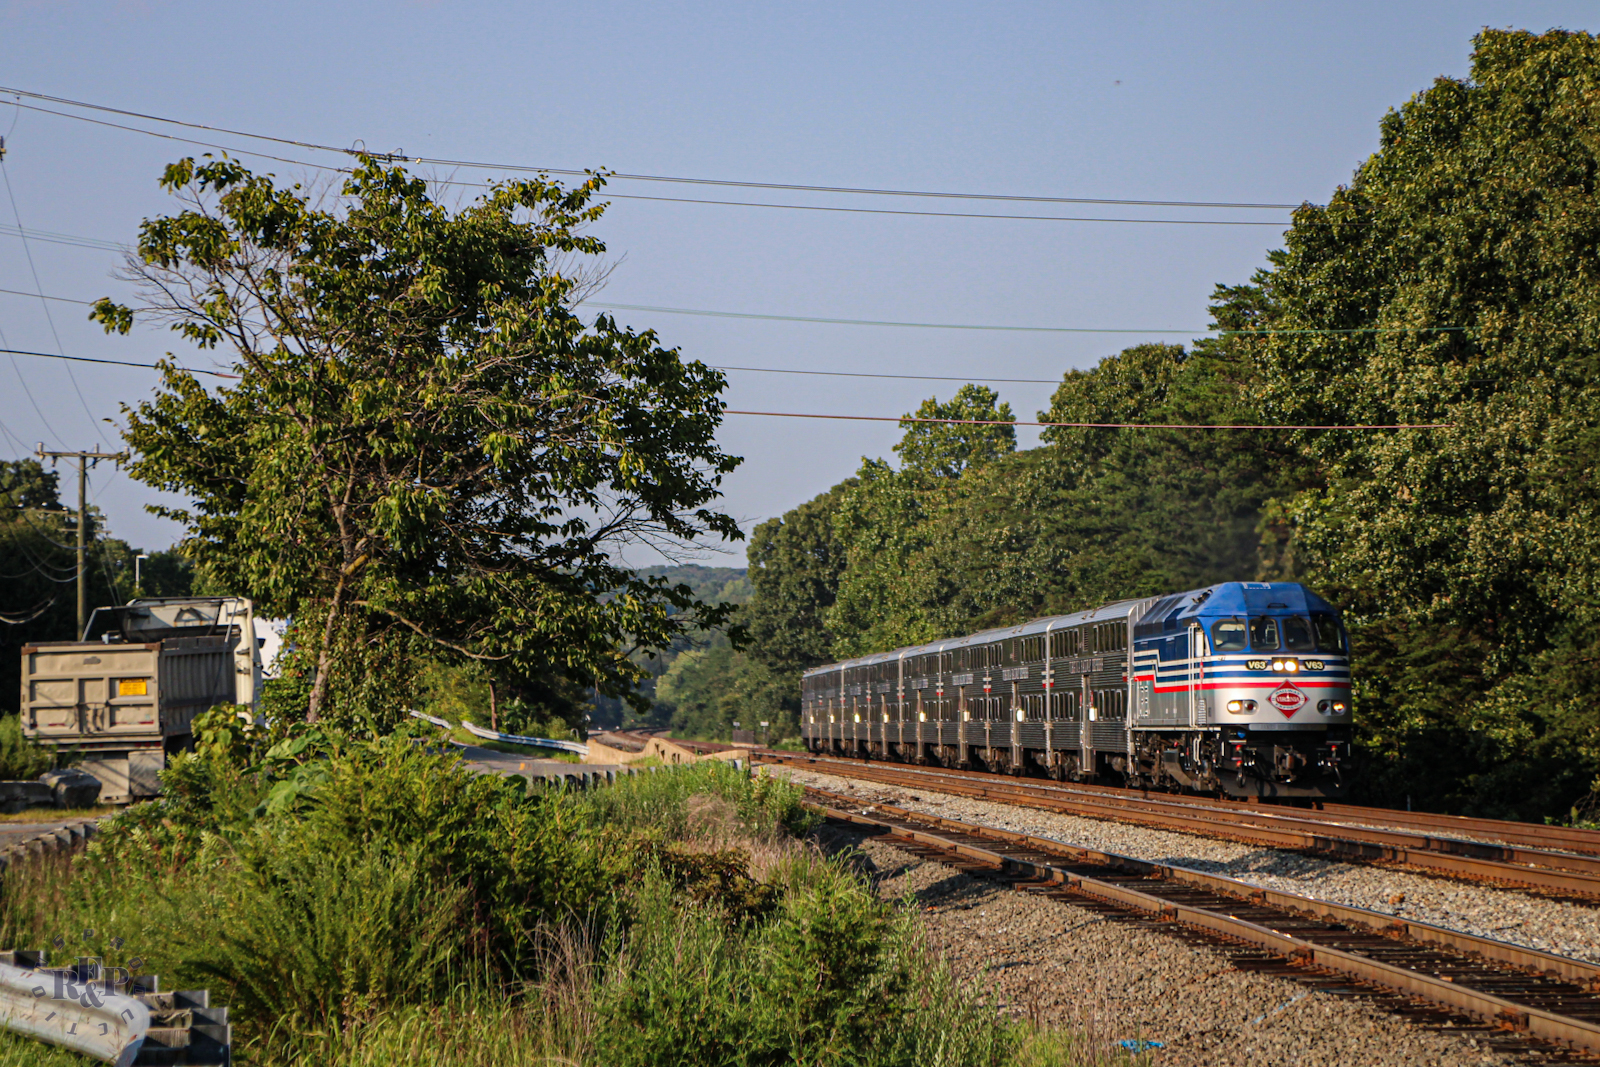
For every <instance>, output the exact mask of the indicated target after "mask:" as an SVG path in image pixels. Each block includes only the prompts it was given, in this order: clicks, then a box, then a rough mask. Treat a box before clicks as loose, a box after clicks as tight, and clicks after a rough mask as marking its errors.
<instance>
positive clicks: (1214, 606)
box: [802, 582, 1334, 677]
mask: <svg viewBox="0 0 1600 1067" xmlns="http://www.w3.org/2000/svg"><path fill="white" fill-rule="evenodd" d="M1273 611H1284V612H1291V613H1304V612H1311V611H1326V612H1330V613H1332V612H1334V608H1333V606H1332V605H1331V604H1329V603H1328V602H1327V601H1326V600H1323V599H1322V598H1321V597H1320V596H1318V595H1317V594H1315V593H1313V592H1312V591H1311V590H1309V589H1307V588H1306V587H1305V586H1303V585H1301V584H1300V583H1299V582H1219V583H1218V584H1216V585H1211V586H1207V587H1206V588H1204V589H1190V590H1188V591H1186V592H1182V593H1169V594H1167V595H1166V596H1162V597H1142V598H1139V599H1136V600H1116V601H1112V602H1111V603H1109V604H1102V605H1101V606H1099V607H1097V608H1090V609H1089V610H1087V611H1078V612H1074V613H1072V614H1071V615H1047V616H1044V617H1042V618H1038V619H1030V620H1028V621H1027V622H1025V623H1022V624H1020V625H1017V626H1001V627H996V628H994V629H991V630H980V631H978V632H977V633H975V634H967V635H965V636H963V637H949V638H944V639H943V640H939V641H929V642H928V643H927V644H922V645H908V646H906V647H905V648H896V649H893V650H891V651H889V652H874V653H871V654H869V655H866V656H857V657H855V658H854V659H847V660H840V661H839V662H837V663H828V664H824V665H822V666H820V667H813V668H811V669H810V670H809V671H805V672H804V673H803V674H802V677H804V676H806V675H811V674H823V673H831V672H833V671H837V670H841V669H843V668H846V667H869V666H871V665H873V664H875V663H883V662H886V661H894V660H897V659H900V658H901V657H902V656H921V655H926V654H928V653H930V652H948V651H950V650H951V649H957V648H964V647H966V646H968V645H987V644H992V643H994V642H996V641H1001V640H1004V639H1006V638H1008V637H1030V636H1033V635H1034V634H1042V633H1045V632H1046V631H1051V630H1059V629H1063V628H1065V627H1068V626H1080V625H1082V624H1084V623H1088V622H1102V621H1104V620H1106V619H1112V618H1126V617H1128V616H1130V615H1132V616H1134V621H1135V622H1143V623H1152V622H1164V623H1168V624H1172V623H1177V622H1178V621H1179V620H1187V619H1190V618H1198V617H1200V616H1205V617H1207V618H1210V617H1212V616H1217V615H1246V614H1251V615H1259V614H1263V613H1266V612H1273Z"/></svg>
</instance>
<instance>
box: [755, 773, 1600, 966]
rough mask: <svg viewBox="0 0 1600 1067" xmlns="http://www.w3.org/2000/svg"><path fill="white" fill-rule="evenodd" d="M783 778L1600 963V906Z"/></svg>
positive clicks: (1064, 818)
mask: <svg viewBox="0 0 1600 1067" xmlns="http://www.w3.org/2000/svg"><path fill="white" fill-rule="evenodd" d="M779 773H787V774H789V775H790V776H791V777H792V778H793V780H794V781H796V782H799V783H803V784H806V785H814V786H816V787H818V788H820V789H829V790H832V791H834V792H836V793H844V794H846V795H849V796H855V797H860V798H861V799H862V800H864V801H867V802H872V803H885V804H894V805H897V806H899V807H902V808H906V809H909V810H912V811H921V812H925V813H928V814H933V815H940V816H943V817H945V818H950V819H960V820H964V821H967V822H976V823H982V824H984V825H988V826H994V827H998V828H1001V829H1005V830H1012V831H1017V832H1021V833H1029V834H1033V835H1035V836H1037V837H1045V838H1051V839H1053V840H1056V841H1063V842H1066V843H1069V844H1074V845H1081V846H1084V847H1086V848H1095V849H1100V850H1102V851H1105V852H1115V853H1119V854H1121V855H1124V856H1132V857H1135V858H1138V859H1143V860H1149V861H1151V862H1155V863H1165V864H1171V865H1173V866H1181V867H1190V868H1193V869H1195V870H1201V871H1208V872H1212V873H1216V874H1225V875H1228V876H1229V877H1232V878H1237V879H1239V880H1240V881H1244V882H1249V883H1252V884H1254V885H1260V886H1266V887H1269V888H1272V889H1281V890H1286V891H1288V892H1292V893H1301V894H1304V895H1306V896H1312V897H1318V898H1320V899H1323V900H1331V901H1336V902H1338V903H1341V904H1350V905H1354V906H1356V907H1361V908H1368V909H1370V910H1372V911H1377V912H1383V913H1385V914H1388V915H1395V916H1400V917H1403V918H1406V919H1411V920H1414V921H1417V922H1425V923H1431V924H1433V925H1435V926H1442V927H1445V928H1447V929H1452V930H1460V931H1463V932H1465V933H1471V934H1477V935H1478V936H1480V937H1490V938H1494V939H1495V940H1498V941H1507V942H1510V943H1512V944H1517V945H1525V946H1528V947H1530V948H1537V949H1542V950H1544V951H1546V952H1553V953H1556V954H1558V955H1562V956H1570V957H1572V958H1575V959H1583V960H1591V961H1594V962H1600V906H1596V905H1589V904H1580V903H1572V902H1569V901H1557V900H1550V899H1547V898H1544V897H1539V896H1534V895H1530V894H1528V893H1523V892H1520V891H1518V890H1515V889H1510V888H1502V887H1499V886H1491V885H1484V884H1477V883H1466V882H1457V881H1452V880H1450V879H1446V878H1434V877H1430V876H1428V875H1425V874H1417V873H1414V872H1412V871H1401V870H1394V869H1391V868H1387V867H1377V866H1372V865H1367V864H1352V863H1341V862H1339V861H1337V860H1326V859H1319V858H1317V857H1313V856H1305V855H1301V854H1299V853H1295V852H1285V851H1281V850H1278V849H1270V848H1260V847H1254V846H1250V845H1241V844H1237V843H1235V842H1231V841H1218V840H1215V839H1212V838H1206V837H1200V836H1197V835H1193V834H1180V833H1174V832H1171V831H1167V830H1153V829H1149V828H1146V827H1142V826H1129V825H1127V824H1124V823H1116V822H1108V821H1102V820H1099V819H1086V818H1082V817H1080V816H1075V815H1062V814H1057V813H1055V812H1047V811H1037V810H1034V809H1030V808H1019V807H1015V806H1012V805H1009V804H998V803H995V802H993V801H987V800H975V799H970V798H967V797H957V796H951V795H950V794H947V793H938V792H934V791H930V790H925V789H922V788H920V787H918V788H916V789H906V788H903V787H898V786H886V785H880V784H876V783H867V782H859V781H855V780H852V779H848V778H842V777H839V776H837V775H832V774H820V773H818V772H815V771H809V770H799V769H795V768H790V769H788V770H786V771H784V772H779Z"/></svg>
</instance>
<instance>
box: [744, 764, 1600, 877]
mask: <svg viewBox="0 0 1600 1067" xmlns="http://www.w3.org/2000/svg"><path fill="white" fill-rule="evenodd" d="M759 751H760V753H761V754H762V755H771V756H773V757H776V758H785V757H786V758H794V757H796V756H797V755H798V754H797V753H794V752H782V751H777V750H773V749H762V750H759ZM805 758H808V759H812V760H816V761H820V762H831V763H838V764H842V765H847V766H850V765H854V766H859V765H861V764H863V763H866V762H868V761H866V760H862V759H860V758H856V757H850V756H839V755H827V756H823V755H817V754H814V753H808V754H806V756H805ZM886 765H889V766H895V767H901V768H904V769H905V770H908V771H922V772H925V773H930V774H939V775H948V776H952V777H963V778H970V779H973V780H978V781H983V780H988V781H993V780H996V779H999V780H1002V781H1014V780H1015V778H1014V777H1012V776H1010V775H1002V774H999V773H996V772H991V771H968V770H958V769H956V768H953V767H924V766H919V765H917V764H910V763H894V762H892V761H888V762H886ZM1026 781H1027V782H1029V783H1030V784H1032V785H1036V786H1038V787H1040V788H1057V789H1067V790H1071V791H1076V792H1080V793H1097V794H1101V795H1105V796H1112V797H1119V796H1129V795H1136V796H1150V795H1151V794H1150V792H1149V791H1148V790H1142V789H1128V788H1125V787H1121V786H1108V785H1092V784H1089V783H1086V782H1073V783H1070V784H1068V783H1058V782H1054V781H1050V780H1046V779H1038V778H1028V779H1026ZM1157 796H1159V798H1160V799H1161V800H1163V801H1165V802H1167V803H1173V804H1187V805H1190V806H1192V807H1197V808H1211V809H1217V810H1222V811H1241V810H1253V811H1256V812H1260V813H1265V812H1272V811H1283V812H1286V813H1290V814H1292V815H1293V816H1294V817H1295V818H1298V819H1303V820H1306V821H1309V822H1320V823H1328V824H1332V825H1338V826H1344V825H1348V824H1351V823H1355V824H1358V825H1366V826H1376V827H1389V828H1394V829H1404V830H1418V831H1423V832H1433V833H1436V834H1438V835H1439V836H1440V838H1441V839H1444V840H1457V841H1465V838H1463V837H1461V836H1459V835H1479V836H1482V837H1487V838H1490V839H1492V840H1493V841H1495V842H1499V843H1503V844H1510V845H1525V846H1527V847H1529V848H1535V849H1540V850H1556V849H1559V850H1563V851H1567V852H1573V853H1578V854H1582V855H1594V856H1600V830H1585V829H1582V828H1580V827H1573V826H1540V825H1537V824H1535V823H1521V822H1512V821H1509V820H1504V819H1482V818H1475V817H1471V816H1465V815H1439V814H1435V813H1432V812H1421V811H1416V812H1413V811H1397V810H1395V809H1393V808H1372V807H1364V806H1361V805H1356V804H1331V803H1326V802H1319V806H1318V807H1315V808H1301V807H1294V808H1289V807H1282V808H1279V807H1277V806H1275V805H1274V806H1266V807H1252V808H1244V807H1243V806H1242V805H1241V803H1240V802H1239V801H1237V800H1217V799H1214V798H1212V797H1203V796H1194V795H1192V794H1181V793H1161V794H1157ZM1453 835H1454V836H1453ZM1480 843H1481V842H1480Z"/></svg>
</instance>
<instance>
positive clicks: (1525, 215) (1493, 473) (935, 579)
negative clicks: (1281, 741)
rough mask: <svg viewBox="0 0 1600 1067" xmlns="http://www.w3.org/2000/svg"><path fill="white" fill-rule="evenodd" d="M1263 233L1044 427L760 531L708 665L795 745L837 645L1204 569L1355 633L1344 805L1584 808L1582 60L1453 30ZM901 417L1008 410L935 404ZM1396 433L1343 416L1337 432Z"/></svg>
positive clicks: (1599, 660) (937, 440)
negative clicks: (1376, 125) (1314, 595)
mask: <svg viewBox="0 0 1600 1067" xmlns="http://www.w3.org/2000/svg"><path fill="white" fill-rule="evenodd" d="M1475 45H1476V48H1475V51H1474V55H1473V61H1472V71H1471V75H1470V77H1469V78H1468V79H1467V80H1464V81H1458V80H1453V79H1448V78H1441V79H1439V80H1438V81H1436V82H1435V83H1434V85H1433V86H1432V87H1431V88H1429V89H1427V90H1426V91H1424V92H1422V93H1419V94H1418V95H1417V96H1415V97H1413V98H1412V99H1411V100H1409V101H1407V102H1406V103H1405V104H1404V105H1403V106H1402V107H1400V108H1399V109H1398V110H1395V111H1391V112H1390V113H1389V114H1388V115H1387V116H1385V117H1384V119H1383V121H1382V129H1381V133H1382V139H1381V147H1380V148H1379V150H1378V151H1377V153H1375V154H1374V155H1373V156H1372V157H1371V158H1370V159H1368V160H1367V161H1366V162H1365V163H1363V164H1362V165H1361V167H1360V168H1359V169H1358V170H1357V171H1356V173H1355V176H1354V178H1353V179H1352V181H1351V182H1350V184H1349V185H1348V186H1342V187H1340V188H1338V189H1337V190H1335V191H1334V192H1333V195H1332V196H1331V197H1330V199H1329V202H1328V203H1327V204H1326V205H1325V206H1317V205H1312V204H1306V205H1304V206H1302V207H1301V208H1300V209H1299V210H1298V211H1296V212H1295V214H1294V219H1293V225H1292V227H1291V228H1290V229H1289V231H1288V232H1287V233H1286V235H1285V245H1284V247H1283V248H1282V249H1281V250H1278V251H1275V252H1273V253H1271V255H1270V257H1269V263H1270V265H1269V266H1268V267H1267V268H1266V269H1264V270H1261V271H1259V272H1258V273H1257V274H1256V275H1255V276H1254V277H1253V278H1252V279H1250V281H1249V282H1248V283H1246V284H1240V285H1230V286H1219V287H1218V288H1217V290H1216V292H1215V294H1214V296H1213V300H1212V304H1211V314H1212V318H1213V322H1214V324H1215V327H1216V328H1217V330H1218V331H1219V333H1218V336H1217V337H1216V338H1213V339H1208V340H1204V341H1201V342H1198V343H1196V344H1195V345H1193V346H1192V347H1180V346H1176V345H1140V346H1137V347H1134V348H1130V349H1127V350H1125V351H1123V352H1120V353H1117V354H1115V355H1111V356H1108V357H1107V358H1105V359H1104V360H1102V361H1101V362H1100V363H1099V365H1098V366H1096V367H1094V368H1093V369H1090V370H1086V371H1070V372H1068V373H1067V374H1066V375H1065V377H1064V378H1063V380H1062V383H1061V385H1060V387H1059V388H1058V389H1057V390H1056V393H1055V395H1054V396H1053V398H1052V401H1051V405H1050V408H1049V409H1048V410H1047V411H1044V412H1041V417H1042V418H1043V419H1044V420H1046V421H1052V422H1076V423H1140V424H1164V425H1179V426H1218V427H1220V426H1259V425H1266V426H1273V427H1286V426H1297V427H1329V426H1332V427H1340V428H1339V429H1312V428H1302V429H1295V430H1284V429H1270V430H1260V429H1212V430H1204V429H1202V430H1195V429H1075V428H1056V429H1052V430H1049V431H1048V432H1047V433H1046V434H1045V435H1044V436H1045V441H1044V443H1043V444H1042V445H1041V446H1040V447H1038V448H1034V449H1028V450H1024V451H1017V450H1016V448H1015V443H1014V441H1015V439H1014V437H1013V435H1012V434H1011V433H1010V430H1009V427H983V428H974V427H959V426H930V425H928V424H908V426H909V427H910V428H909V429H907V431H906V434H905V437H904V439H903V440H902V441H901V443H900V444H899V445H898V446H896V451H897V452H898V453H899V460H900V462H899V464H898V465H897V466H896V465H891V464H889V463H887V462H884V461H882V460H869V461H867V462H865V463H864V464H863V466H862V468H861V470H860V471H859V472H858V474H857V475H856V476H855V477H854V478H851V479H847V480H846V481H844V482H842V483H840V484H839V485H837V486H835V487H834V488H833V489H831V490H829V491H828V492H827V493H824V494H823V495H821V496H819V497H817V498H816V499H814V500H811V501H809V502H807V503H805V504H802V505H801V506H799V507H797V508H796V509H794V510H793V511H791V512H789V513H788V514H787V515H784V516H783V517H782V518H780V519H775V520H772V521H770V522H768V523H766V524H764V525H762V526H761V527H759V528H758V529H757V530H756V531H755V534H754V536H753V538H752V540H751V544H750V548H749V562H750V572H749V576H750V584H751V586H752V588H753V590H754V595H753V597H752V599H751V601H750V603H749V604H748V605H747V607H746V608H745V609H744V611H743V621H744V623H745V624H746V625H747V627H748V633H749V644H748V645H747V651H745V652H743V653H737V654H730V656H729V657H728V669H729V670H730V671H734V670H738V671H742V672H743V675H742V676H741V677H740V681H739V685H741V686H743V687H744V689H745V691H747V692H750V693H752V694H755V695H756V696H757V697H759V701H761V703H758V704H752V705H750V706H749V707H748V713H750V714H754V713H755V712H757V711H760V712H761V714H760V715H759V717H762V718H765V717H767V716H768V715H774V716H775V715H777V714H780V713H782V714H784V715H786V716H787V718H786V719H785V721H786V722H787V724H788V732H790V733H794V732H796V730H797V725H796V719H795V718H794V714H795V710H796V707H797V705H796V701H795V696H794V694H795V692H796V688H795V687H796V680H797V678H798V675H799V672H800V671H802V670H804V669H806V668H808V667H811V666H815V665H818V664H821V663H825V662H828V661H831V660H834V659H837V658H840V657H844V656H849V655H855V654H859V653H864V652H868V651H873V650H879V649H886V648H892V647H895V646H897V645H901V644H906V643H908V642H913V641H921V640H926V639H930V638H934V637H938V636H942V635H949V634H955V633H960V632H964V631H970V630H973V629H976V628H980V627H984V626H992V625H998V624H1002V623H1006V622H1013V621H1018V620H1022V619H1026V618H1029V617H1032V616H1037V615H1042V614H1051V613H1056V612H1063V611H1068V610H1073V609H1076V608H1079V607H1083V606H1086V605H1089V604H1093V603H1097V602H1102V601H1105V600H1110V599H1113V598H1117V597H1126V596H1136V595H1146V594H1154V593H1160V592H1166V591H1172V590H1178V589H1185V588H1193V587H1197V586H1202V585H1206V584H1209V583H1212V582H1216V581H1223V580H1238V579H1256V580H1263V579H1265V580H1298V581H1304V582H1307V583H1308V584H1310V585H1312V586H1313V587H1315V588H1317V589H1318V590H1319V591H1320V592H1322V593H1323V594H1324V595H1325V596H1327V597H1328V598H1329V599H1331V600H1333V601H1334V602H1335V603H1337V604H1339V605H1341V606H1342V608H1343V609H1344V611H1345V613H1346V618H1347V621H1348V622H1349V624H1350V626H1351V630H1352V634H1353V637H1354V642H1355V651H1356V657H1357V667H1356V679H1357V693H1356V701H1357V704H1356V706H1357V711H1358V720H1357V721H1358V722H1359V724H1360V746H1361V750H1362V753H1363V759H1362V771H1361V776H1360V780H1359V782H1358V786H1357V788H1358V789H1359V791H1360V795H1361V797H1362V798H1363V799H1365V800H1370V801H1374V802H1381V803H1388V804H1404V803H1406V801H1407V800H1408V798H1409V800H1410V801H1411V802H1412V803H1413V804H1414V805H1416V806H1418V807H1426V808H1433V809H1439V810H1448V811H1455V812H1462V813H1474V814H1492V815H1511V816H1519V817H1523V818H1540V817H1565V816H1567V815H1568V813H1569V812H1570V810H1571V809H1572V808H1573V806H1574V805H1582V804H1585V803H1588V804H1593V803H1594V797H1595V796H1596V794H1597V793H1600V626H1597V623H1600V619H1597V618H1596V616H1597V614H1600V597H1597V595H1596V594H1597V591H1600V523H1597V522H1596V519H1597V518H1600V516H1597V515H1596V510H1597V504H1600V483H1597V480H1596V474H1597V459H1600V379H1597V374H1596V372H1597V370H1600V366H1597V362H1600V356H1597V353H1600V200H1597V199H1596V191H1597V190H1596V174H1597V172H1600V149H1597V146H1600V136H1597V135H1600V122H1597V117H1600V112H1597V111H1596V109H1595V107H1594V105H1593V101H1594V100H1596V99H1600V43H1597V41H1596V39H1595V38H1594V37H1591V36H1589V35H1587V34H1581V33H1565V32H1552V33H1548V34H1544V35H1533V34H1528V33H1515V32H1499V31H1485V32H1484V33H1483V34H1481V35H1479V36H1478V37H1477V38H1476V39H1475ZM917 414H918V415H922V416H934V417H955V418H974V417H978V418H999V419H1009V417H1010V415H1009V409H1007V408H1006V407H1004V406H1003V405H1001V404H999V403H998V397H997V396H996V395H995V394H994V393H992V392H990V391H988V390H986V389H983V388H981V387H978V386H966V387H964V388H963V389H962V390H961V391H960V392H959V393H958V394H957V395H956V397H955V398H954V400H953V401H951V402H949V403H945V404H941V403H938V402H937V401H929V402H928V403H926V404H924V405H923V407H922V408H921V409H920V410H919V411H918V412H917ZM1395 425H1399V426H1404V427H1408V428H1403V429H1366V428H1362V427H1369V426H1385V427H1387V426H1395Z"/></svg>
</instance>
